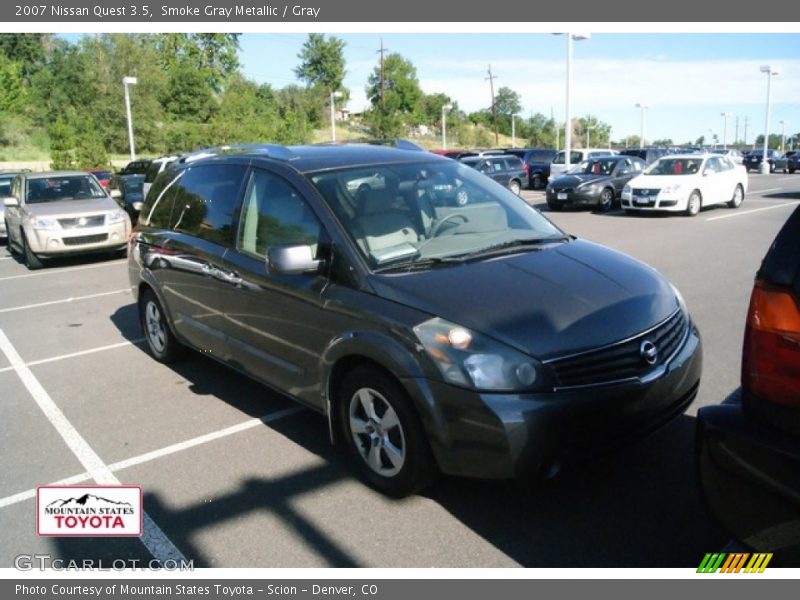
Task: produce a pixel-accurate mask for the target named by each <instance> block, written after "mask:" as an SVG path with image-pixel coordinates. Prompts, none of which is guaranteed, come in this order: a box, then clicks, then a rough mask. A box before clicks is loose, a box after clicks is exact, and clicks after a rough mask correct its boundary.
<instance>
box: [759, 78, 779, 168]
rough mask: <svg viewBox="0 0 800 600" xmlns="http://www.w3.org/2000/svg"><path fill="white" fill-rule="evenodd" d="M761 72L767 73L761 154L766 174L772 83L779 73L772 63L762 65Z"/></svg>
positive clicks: (762, 165) (762, 166)
mask: <svg viewBox="0 0 800 600" xmlns="http://www.w3.org/2000/svg"><path fill="white" fill-rule="evenodd" d="M761 72H762V73H766V74H767V115H766V118H765V119H764V154H763V155H762V156H761V173H762V175H766V174H767V173H769V161H768V160H767V150H768V145H769V99H770V91H771V90H770V87H771V85H772V76H773V75H778V70H777V69H776V68H773V67H772V66H771V65H762V67H761Z"/></svg>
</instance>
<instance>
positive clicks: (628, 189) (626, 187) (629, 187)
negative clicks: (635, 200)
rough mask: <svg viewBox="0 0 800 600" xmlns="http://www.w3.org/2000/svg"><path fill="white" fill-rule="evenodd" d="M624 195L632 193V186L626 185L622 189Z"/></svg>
mask: <svg viewBox="0 0 800 600" xmlns="http://www.w3.org/2000/svg"><path fill="white" fill-rule="evenodd" d="M622 193H623V194H630V193H631V186H629V185H628V184H627V183H626V184H625V185H624V186H623V187H622Z"/></svg>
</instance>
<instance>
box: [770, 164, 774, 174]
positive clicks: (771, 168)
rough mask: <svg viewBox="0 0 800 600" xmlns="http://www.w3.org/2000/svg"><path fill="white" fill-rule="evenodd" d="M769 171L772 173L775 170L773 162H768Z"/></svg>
mask: <svg viewBox="0 0 800 600" xmlns="http://www.w3.org/2000/svg"><path fill="white" fill-rule="evenodd" d="M769 172H770V173H774V172H775V163H769Z"/></svg>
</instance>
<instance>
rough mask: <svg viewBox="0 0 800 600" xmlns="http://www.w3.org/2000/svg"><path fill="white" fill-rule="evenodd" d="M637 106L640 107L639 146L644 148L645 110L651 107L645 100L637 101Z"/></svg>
mask: <svg viewBox="0 0 800 600" xmlns="http://www.w3.org/2000/svg"><path fill="white" fill-rule="evenodd" d="M636 107H637V108H638V109H639V147H641V148H644V146H645V144H644V111H645V110H647V109H648V108H650V107H649V106H648V105H647V104H644V103H643V102H637V103H636Z"/></svg>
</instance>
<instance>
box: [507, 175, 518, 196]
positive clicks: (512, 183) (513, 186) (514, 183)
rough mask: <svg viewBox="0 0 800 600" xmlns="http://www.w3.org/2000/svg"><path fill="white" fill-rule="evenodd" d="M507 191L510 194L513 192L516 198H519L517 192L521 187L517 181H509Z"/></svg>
mask: <svg viewBox="0 0 800 600" xmlns="http://www.w3.org/2000/svg"><path fill="white" fill-rule="evenodd" d="M508 189H510V190H511V191H512V192H514V193H515V194H516V195H517V196H519V192H520V190H521V187H520V185H519V181H517V180H516V179H512V180H511V181H509V182H508Z"/></svg>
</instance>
